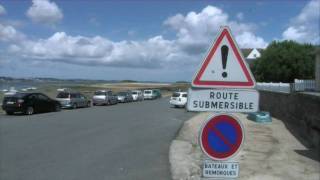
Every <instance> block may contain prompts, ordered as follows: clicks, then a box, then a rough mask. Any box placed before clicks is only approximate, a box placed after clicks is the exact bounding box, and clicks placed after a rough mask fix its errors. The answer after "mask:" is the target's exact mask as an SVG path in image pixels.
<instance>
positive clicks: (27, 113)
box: [25, 106, 34, 115]
mask: <svg viewBox="0 0 320 180" xmlns="http://www.w3.org/2000/svg"><path fill="white" fill-rule="evenodd" d="M33 113H34V109H33V107H32V106H29V107H27V109H26V112H25V114H26V115H32V114H33Z"/></svg>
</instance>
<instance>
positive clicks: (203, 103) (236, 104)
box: [187, 88, 259, 112]
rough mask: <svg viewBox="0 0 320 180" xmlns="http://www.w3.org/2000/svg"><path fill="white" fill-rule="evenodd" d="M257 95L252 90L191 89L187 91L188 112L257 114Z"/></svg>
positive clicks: (256, 92)
mask: <svg viewBox="0 0 320 180" xmlns="http://www.w3.org/2000/svg"><path fill="white" fill-rule="evenodd" d="M258 107H259V93H258V91H256V90H253V89H247V90H238V89H192V88H190V89H189V91H188V102H187V109H188V110H189V111H213V112H257V111H258V109H259V108H258Z"/></svg>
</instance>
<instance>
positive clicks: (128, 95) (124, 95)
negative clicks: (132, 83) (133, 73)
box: [117, 92, 133, 103]
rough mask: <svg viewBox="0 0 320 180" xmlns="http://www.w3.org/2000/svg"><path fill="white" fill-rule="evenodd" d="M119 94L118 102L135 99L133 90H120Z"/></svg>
mask: <svg viewBox="0 0 320 180" xmlns="http://www.w3.org/2000/svg"><path fill="white" fill-rule="evenodd" d="M117 96H118V102H122V103H125V102H132V101H133V97H132V94H131V92H119V93H118V94H117Z"/></svg>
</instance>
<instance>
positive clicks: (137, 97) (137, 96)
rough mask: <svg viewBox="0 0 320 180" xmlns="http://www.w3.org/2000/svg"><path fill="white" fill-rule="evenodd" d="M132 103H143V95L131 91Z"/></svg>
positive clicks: (136, 91) (139, 91)
mask: <svg viewBox="0 0 320 180" xmlns="http://www.w3.org/2000/svg"><path fill="white" fill-rule="evenodd" d="M131 93H132V98H133V101H143V99H144V98H143V93H142V91H141V90H133V91H131Z"/></svg>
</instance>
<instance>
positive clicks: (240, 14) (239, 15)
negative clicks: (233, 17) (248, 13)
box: [237, 12, 244, 20]
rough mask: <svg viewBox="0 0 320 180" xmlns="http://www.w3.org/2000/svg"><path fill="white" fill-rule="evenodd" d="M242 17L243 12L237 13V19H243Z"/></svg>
mask: <svg viewBox="0 0 320 180" xmlns="http://www.w3.org/2000/svg"><path fill="white" fill-rule="evenodd" d="M243 18H244V15H243V13H242V12H239V13H238V14H237V19H239V20H243Z"/></svg>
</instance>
